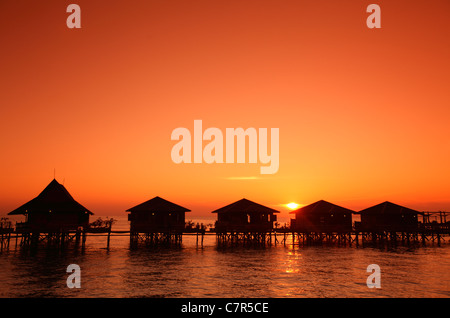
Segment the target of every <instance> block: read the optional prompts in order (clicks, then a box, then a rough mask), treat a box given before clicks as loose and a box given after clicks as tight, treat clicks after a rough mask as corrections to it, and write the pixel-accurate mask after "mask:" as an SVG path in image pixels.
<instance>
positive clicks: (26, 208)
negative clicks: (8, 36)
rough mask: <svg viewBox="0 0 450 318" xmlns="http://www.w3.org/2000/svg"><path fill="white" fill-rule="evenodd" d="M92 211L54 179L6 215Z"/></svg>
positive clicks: (82, 212)
mask: <svg viewBox="0 0 450 318" xmlns="http://www.w3.org/2000/svg"><path fill="white" fill-rule="evenodd" d="M49 211H51V212H52V213H80V214H84V213H85V212H87V213H89V214H90V215H92V214H93V213H92V212H91V211H89V210H88V209H86V208H85V207H84V206H82V205H81V204H80V203H78V202H77V201H75V199H74V198H73V197H72V196H71V195H70V193H69V191H67V189H66V188H65V187H64V186H63V185H62V184H60V183H58V181H56V179H53V181H52V182H50V183H49V185H48V186H47V187H46V188H45V189H44V190H43V191H42V192H41V193H40V194H39V195H38V196H37V197H36V198H34V199H33V200H31V201H29V202H27V203H25V204H24V205H22V206H21V207H19V208H17V209H15V210H14V211H12V212H9V213H8V215H18V214H30V213H42V212H49Z"/></svg>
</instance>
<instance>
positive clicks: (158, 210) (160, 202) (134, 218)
mask: <svg viewBox="0 0 450 318" xmlns="http://www.w3.org/2000/svg"><path fill="white" fill-rule="evenodd" d="M190 211H191V210H189V209H187V208H185V207H182V206H180V205H178V204H175V203H172V202H169V201H167V200H165V199H163V198H160V197H158V196H157V197H154V198H153V199H151V200H148V201H146V202H144V203H141V204H139V205H136V206H135V207H133V208H131V209H128V210H127V211H126V212H130V214H128V221H130V231H131V232H135V233H165V232H180V233H181V232H183V230H184V228H185V213H186V212H190Z"/></svg>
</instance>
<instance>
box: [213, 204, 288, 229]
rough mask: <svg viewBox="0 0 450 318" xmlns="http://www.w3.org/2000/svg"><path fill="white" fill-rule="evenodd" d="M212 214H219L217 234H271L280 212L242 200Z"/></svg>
mask: <svg viewBox="0 0 450 318" xmlns="http://www.w3.org/2000/svg"><path fill="white" fill-rule="evenodd" d="M212 213H217V222H216V226H215V228H216V232H269V231H271V230H272V229H273V223H274V222H275V221H276V220H277V216H276V215H275V213H279V211H277V210H274V209H272V208H269V207H266V206H264V205H261V204H258V203H255V202H253V201H250V200H247V199H242V200H239V201H236V202H234V203H231V204H229V205H227V206H224V207H222V208H220V209H217V210H215V211H213V212H212Z"/></svg>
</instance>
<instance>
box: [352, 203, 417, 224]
mask: <svg viewBox="0 0 450 318" xmlns="http://www.w3.org/2000/svg"><path fill="white" fill-rule="evenodd" d="M357 213H358V214H360V215H361V231H363V232H415V231H417V230H418V224H419V222H418V215H419V214H420V215H423V213H422V212H418V211H415V210H412V209H409V208H405V207H403V206H400V205H397V204H394V203H391V202H388V201H386V202H383V203H380V204H377V205H374V206H372V207H370V208H367V209H364V210H362V211H359V212H357Z"/></svg>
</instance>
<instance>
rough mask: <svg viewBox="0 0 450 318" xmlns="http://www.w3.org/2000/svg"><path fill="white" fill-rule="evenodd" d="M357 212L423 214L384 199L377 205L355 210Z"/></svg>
mask: <svg viewBox="0 0 450 318" xmlns="http://www.w3.org/2000/svg"><path fill="white" fill-rule="evenodd" d="M357 213H359V214H384V215H386V214H387V215H389V214H404V213H412V214H421V215H423V213H422V212H419V211H416V210H413V209H410V208H406V207H404V206H401V205H398V204H395V203H392V202H389V201H386V202H383V203H380V204H377V205H374V206H372V207H370V208H367V209H364V210H361V211H359V212H357Z"/></svg>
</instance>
